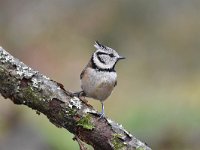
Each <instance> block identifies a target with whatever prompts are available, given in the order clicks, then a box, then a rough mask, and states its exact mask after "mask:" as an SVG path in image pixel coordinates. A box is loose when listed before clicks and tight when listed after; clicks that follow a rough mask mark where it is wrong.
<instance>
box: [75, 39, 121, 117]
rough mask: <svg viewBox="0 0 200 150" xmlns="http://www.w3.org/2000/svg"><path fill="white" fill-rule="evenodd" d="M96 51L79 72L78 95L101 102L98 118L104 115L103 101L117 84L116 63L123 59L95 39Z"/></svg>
mask: <svg viewBox="0 0 200 150" xmlns="http://www.w3.org/2000/svg"><path fill="white" fill-rule="evenodd" d="M94 47H95V48H96V51H95V52H94V53H93V54H92V56H91V59H90V60H89V62H88V64H87V65H86V66H85V68H84V69H83V71H82V72H81V74H80V80H81V89H82V91H80V92H79V95H80V96H84V97H89V98H93V99H96V100H99V101H100V102H101V107H102V110H101V113H100V114H99V115H100V118H102V117H104V116H105V112H104V101H105V100H106V99H107V98H108V97H109V96H110V95H111V93H112V91H113V89H114V87H115V86H116V85H117V72H116V71H115V65H116V63H117V62H118V61H119V60H121V59H125V57H122V56H120V55H119V54H118V53H117V51H116V50H114V49H112V48H110V47H107V46H104V45H102V44H101V43H99V42H98V41H95V44H94Z"/></svg>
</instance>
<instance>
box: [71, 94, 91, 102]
mask: <svg viewBox="0 0 200 150" xmlns="http://www.w3.org/2000/svg"><path fill="white" fill-rule="evenodd" d="M73 95H74V96H76V97H78V98H79V99H80V100H81V101H82V102H84V103H87V102H88V101H87V100H86V99H85V96H86V94H85V92H84V91H80V92H75V93H73Z"/></svg>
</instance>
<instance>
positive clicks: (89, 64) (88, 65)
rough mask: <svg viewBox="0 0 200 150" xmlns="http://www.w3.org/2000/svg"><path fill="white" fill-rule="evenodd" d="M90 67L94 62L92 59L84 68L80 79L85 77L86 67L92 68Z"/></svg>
mask: <svg viewBox="0 0 200 150" xmlns="http://www.w3.org/2000/svg"><path fill="white" fill-rule="evenodd" d="M90 67H92V63H91V61H89V63H88V64H87V66H86V67H85V68H84V69H83V71H82V72H81V74H80V79H82V78H83V76H84V74H85V71H86V69H87V68H90Z"/></svg>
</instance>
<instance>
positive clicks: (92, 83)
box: [81, 68, 117, 101]
mask: <svg viewBox="0 0 200 150" xmlns="http://www.w3.org/2000/svg"><path fill="white" fill-rule="evenodd" d="M116 80H117V73H116V72H104V71H97V70H95V69H92V68H87V69H86V70H85V73H84V75H83V78H82V80H81V88H82V89H83V91H84V92H85V93H86V95H87V96H88V97H92V98H94V99H98V100H102V101H103V100H105V99H106V98H107V97H108V96H110V94H111V92H112V90H113V88H114V86H115V83H116Z"/></svg>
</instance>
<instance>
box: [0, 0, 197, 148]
mask: <svg viewBox="0 0 200 150" xmlns="http://www.w3.org/2000/svg"><path fill="white" fill-rule="evenodd" d="M95 40H99V41H100V42H102V43H103V44H105V45H107V46H110V47H112V48H114V49H116V50H117V51H118V52H119V54H121V55H123V56H125V57H126V58H127V59H126V60H125V61H121V62H120V63H118V64H117V68H116V70H117V72H118V86H117V87H116V88H115V90H114V92H113V93H112V95H111V96H110V97H109V98H108V100H107V101H106V102H105V111H106V114H107V116H109V118H112V119H113V120H115V121H117V122H119V123H121V124H123V126H124V127H125V128H126V129H127V130H128V131H130V132H131V133H132V134H134V135H135V136H136V137H137V138H139V139H141V140H142V141H144V142H146V143H148V145H149V146H150V147H151V148H153V149H155V150H156V149H159V150H198V149H199V146H200V144H199V139H200V115H199V113H200V110H199V108H200V107H199V106H200V101H199V98H200V58H199V57H200V1H199V0H190V1H189V0H168V1H166V0H153V1H148V0H111V1H106V0H102V1H92V0H84V1H83V0H76V1H73V0H57V1H55V0H42V1H41V0H34V1H31V0H18V1H11V0H1V1H0V45H1V46H2V47H3V48H5V49H6V50H8V51H9V52H10V53H11V54H13V55H14V56H15V57H17V58H19V59H20V60H21V61H23V62H24V63H25V64H28V65H29V66H30V67H32V68H34V69H35V70H39V71H40V72H41V73H43V74H45V75H47V76H49V77H51V78H52V79H53V80H56V81H58V82H60V83H63V84H64V86H65V89H67V90H70V91H78V90H80V81H79V74H80V72H81V71H82V69H83V68H84V66H85V64H87V62H88V60H89V59H90V57H91V54H92V53H93V52H94V50H95V49H94V47H93V44H94V41H95ZM89 103H90V104H92V105H93V106H94V107H95V108H97V109H98V110H100V109H101V108H100V103H99V102H98V101H95V100H92V99H91V100H89ZM72 137H73V135H72V134H70V133H69V132H68V131H66V130H64V129H59V128H56V127H55V126H54V125H52V124H51V123H49V121H48V119H47V118H46V117H45V116H43V115H40V116H38V115H37V114H36V113H35V111H33V110H31V109H29V108H27V107H25V106H16V105H13V103H12V102H11V101H9V100H4V99H3V98H2V97H1V100H0V149H1V150H27V149H29V150H63V149H65V150H72V149H79V148H78V144H77V143H76V142H74V141H73V140H72Z"/></svg>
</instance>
